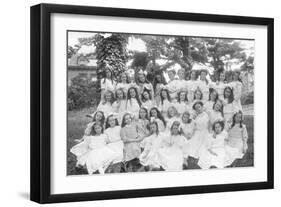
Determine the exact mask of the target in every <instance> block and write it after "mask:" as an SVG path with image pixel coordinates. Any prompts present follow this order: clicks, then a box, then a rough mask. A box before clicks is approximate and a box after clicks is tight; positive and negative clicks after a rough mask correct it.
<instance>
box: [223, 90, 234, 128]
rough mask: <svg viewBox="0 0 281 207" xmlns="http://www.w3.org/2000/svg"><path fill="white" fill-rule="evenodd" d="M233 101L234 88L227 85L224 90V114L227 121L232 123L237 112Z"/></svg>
mask: <svg viewBox="0 0 281 207" xmlns="http://www.w3.org/2000/svg"><path fill="white" fill-rule="evenodd" d="M233 101H234V97H233V90H232V88H231V87H228V86H227V87H226V88H225V89H224V92H223V116H224V118H225V121H226V122H229V123H231V121H232V117H233V115H234V113H235V108H234V105H233Z"/></svg>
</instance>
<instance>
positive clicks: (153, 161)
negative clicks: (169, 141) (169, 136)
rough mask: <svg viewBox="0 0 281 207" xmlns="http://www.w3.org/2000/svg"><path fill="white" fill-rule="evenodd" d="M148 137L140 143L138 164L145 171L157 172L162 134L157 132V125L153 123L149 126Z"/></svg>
mask: <svg viewBox="0 0 281 207" xmlns="http://www.w3.org/2000/svg"><path fill="white" fill-rule="evenodd" d="M149 132H150V135H149V136H148V137H146V138H145V139H144V140H143V141H142V142H141V148H142V153H141V155H140V158H139V159H140V163H141V164H142V165H143V166H145V167H148V169H147V171H152V170H159V168H160V163H159V160H158V154H157V152H158V149H159V146H160V143H161V139H162V137H163V134H162V133H160V132H159V129H158V124H157V122H156V121H153V122H151V123H150V124H149Z"/></svg>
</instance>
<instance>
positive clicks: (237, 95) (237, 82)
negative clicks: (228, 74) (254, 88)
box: [230, 71, 243, 111]
mask: <svg viewBox="0 0 281 207" xmlns="http://www.w3.org/2000/svg"><path fill="white" fill-rule="evenodd" d="M230 85H231V87H232V88H233V98H234V100H233V107H234V108H235V111H242V105H241V100H240V99H241V95H242V86H243V84H242V80H241V79H240V72H238V71H235V72H234V73H233V81H232V82H231V83H230Z"/></svg>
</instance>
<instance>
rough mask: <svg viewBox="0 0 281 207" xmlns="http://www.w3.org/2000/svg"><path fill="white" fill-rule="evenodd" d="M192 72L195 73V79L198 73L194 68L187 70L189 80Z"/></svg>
mask: <svg viewBox="0 0 281 207" xmlns="http://www.w3.org/2000/svg"><path fill="white" fill-rule="evenodd" d="M192 73H195V80H197V79H198V76H199V75H198V72H197V71H196V70H191V71H189V74H188V79H189V80H191V74H192Z"/></svg>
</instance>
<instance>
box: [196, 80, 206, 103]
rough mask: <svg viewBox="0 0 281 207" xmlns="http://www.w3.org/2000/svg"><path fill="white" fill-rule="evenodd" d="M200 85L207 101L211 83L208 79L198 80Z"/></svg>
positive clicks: (204, 99)
mask: <svg viewBox="0 0 281 207" xmlns="http://www.w3.org/2000/svg"><path fill="white" fill-rule="evenodd" d="M198 87H199V89H200V90H201V92H202V93H203V98H202V99H203V101H204V102H205V101H207V100H208V99H209V84H208V83H206V81H202V80H198Z"/></svg>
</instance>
